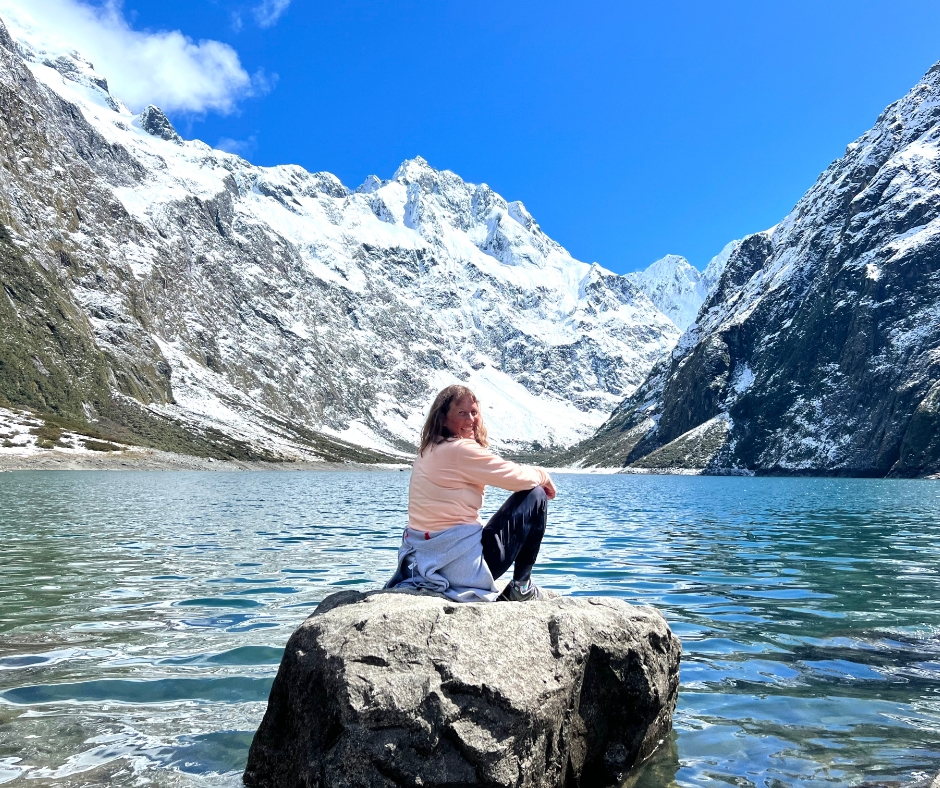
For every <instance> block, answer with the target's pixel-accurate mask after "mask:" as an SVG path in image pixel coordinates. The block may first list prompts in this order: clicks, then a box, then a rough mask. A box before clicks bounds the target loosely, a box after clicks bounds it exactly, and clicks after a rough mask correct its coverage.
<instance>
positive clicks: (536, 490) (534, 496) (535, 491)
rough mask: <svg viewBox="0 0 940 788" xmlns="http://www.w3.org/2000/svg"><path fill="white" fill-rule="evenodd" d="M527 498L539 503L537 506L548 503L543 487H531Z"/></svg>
mask: <svg viewBox="0 0 940 788" xmlns="http://www.w3.org/2000/svg"><path fill="white" fill-rule="evenodd" d="M529 498H530V499H531V500H533V501H534V502H535V503H537V504H539V506H546V505H548V493H546V492H545V488H544V487H533V488H532V490H530V491H529Z"/></svg>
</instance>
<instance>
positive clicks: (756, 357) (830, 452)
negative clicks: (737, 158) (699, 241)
mask: <svg viewBox="0 0 940 788" xmlns="http://www.w3.org/2000/svg"><path fill="white" fill-rule="evenodd" d="M938 408H940V65H938V66H934V68H932V69H931V70H930V71H929V72H928V73H927V75H926V76H925V77H924V78H923V80H921V81H920V82H919V83H918V84H917V85H916V86H915V87H914V88H913V90H911V91H910V93H908V94H907V95H906V96H905V97H904V98H903V99H901V100H900V101H898V102H896V103H894V104H892V105H891V106H890V107H888V108H887V109H886V110H885V111H884V113H882V115H881V116H880V117H879V118H878V121H877V123H876V124H875V126H874V128H872V129H871V131H869V132H867V133H866V134H864V135H863V136H862V137H860V138H859V139H858V140H856V141H855V142H853V143H851V144H850V145H849V146H848V148H847V149H846V152H845V155H844V156H843V157H842V158H841V159H839V160H837V161H835V162H833V164H832V165H831V166H830V167H829V168H828V169H827V170H826V171H825V172H824V173H823V174H822V175H821V176H820V177H819V179H818V180H817V181H816V184H815V185H814V186H813V187H812V188H811V189H810V190H809V191H808V192H807V193H806V195H805V196H804V197H803V198H802V199H801V200H800V201H799V203H797V205H796V207H795V208H794V209H793V211H792V212H791V213H790V215H789V216H787V217H786V219H784V220H783V221H782V222H781V223H780V224H779V225H778V226H777V227H775V228H773V229H771V230H769V231H767V232H764V233H758V234H756V235H752V236H749V237H747V238H745V239H744V240H743V241H742V242H741V243H740V244H739V245H738V246H737V248H735V249H734V250H733V252H732V253H731V255H730V257H729V258H728V260H727V263H726V266H725V269H724V272H723V274H722V276H721V278H720V280H719V282H718V283H717V286H716V288H715V289H714V291H713V292H712V293H711V295H710V296H709V297H708V299H707V300H706V301H705V303H704V304H703V306H702V308H701V311H700V312H699V314H698V316H697V318H696V322H695V323H694V324H693V325H691V326H690V327H689V329H688V330H687V331H686V332H685V334H684V335H683V336H682V338H681V339H680V341H679V343H678V345H677V346H676V348H675V349H674V350H673V352H672V354H671V356H670V357H669V358H667V359H666V360H664V361H662V362H660V363H659V364H658V365H657V366H656V368H655V369H654V370H653V371H652V373H651V374H650V376H649V377H648V379H647V380H646V381H645V382H644V383H643V385H642V386H640V388H639V389H638V390H637V391H636V392H635V393H634V394H633V395H632V396H630V397H629V398H627V399H626V400H625V401H624V402H623V403H622V404H621V405H620V406H619V407H618V408H617V410H616V411H615V412H614V414H613V415H612V417H611V419H610V420H609V421H608V422H607V423H606V424H605V425H604V426H603V427H602V428H601V430H600V431H599V432H598V434H597V435H596V436H594V438H592V439H591V440H590V441H587V442H586V443H584V444H582V445H581V446H580V447H578V448H577V449H576V450H575V451H574V452H572V453H571V455H570V459H573V460H576V461H579V462H583V463H586V464H603V465H633V466H636V467H639V468H644V467H645V468H650V469H655V468H666V467H672V468H688V469H705V470H706V471H716V472H722V471H735V470H752V471H757V472H769V473H833V474H847V475H879V476H880V475H886V474H896V475H905V476H907V475H912V476H913V475H924V474H932V473H937V472H940V409H938Z"/></svg>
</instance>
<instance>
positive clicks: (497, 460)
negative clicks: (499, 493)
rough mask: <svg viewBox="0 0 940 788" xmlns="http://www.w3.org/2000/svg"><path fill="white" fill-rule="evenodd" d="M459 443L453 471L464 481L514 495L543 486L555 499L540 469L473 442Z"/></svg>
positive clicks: (546, 476)
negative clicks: (509, 458) (496, 453)
mask: <svg viewBox="0 0 940 788" xmlns="http://www.w3.org/2000/svg"><path fill="white" fill-rule="evenodd" d="M456 443H457V445H455V446H454V450H455V456H454V460H455V464H454V471H455V473H456V474H457V475H458V476H459V477H460V479H461V480H462V481H464V482H468V483H470V484H479V485H484V486H485V485H490V486H492V487H499V488H501V489H503V490H509V491H511V492H518V491H520V490H531V489H532V488H533V487H544V488H545V493H546V495H547V496H548V498H549V500H550V499H552V498H554V497H555V485H554V484H552V479H551V477H550V476H549V475H548V474H547V473H546V472H545V471H544V470H542V469H541V468H536V467H534V466H532V465H520V464H519V463H517V462H511V461H510V460H504V459H503V458H502V457H497V456H496V455H495V454H493V453H492V452H490V451H487V450H486V449H484V448H483V447H482V446H480V445H479V444H477V443H475V442H473V441H470V440H460V441H457V442H456Z"/></svg>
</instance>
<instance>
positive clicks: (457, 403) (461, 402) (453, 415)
mask: <svg viewBox="0 0 940 788" xmlns="http://www.w3.org/2000/svg"><path fill="white" fill-rule="evenodd" d="M479 421H480V407H479V405H477V403H476V402H474V401H473V400H472V399H471V398H470V397H460V399H455V400H454V401H453V402H451V403H450V407H449V408H448V409H447V418H446V419H445V420H444V426H445V427H447V429H448V430H450V431H451V432H452V433H453V434H454V435H456V436H457V437H458V438H468V439H469V440H475V439H476V436H477V424H478V423H479Z"/></svg>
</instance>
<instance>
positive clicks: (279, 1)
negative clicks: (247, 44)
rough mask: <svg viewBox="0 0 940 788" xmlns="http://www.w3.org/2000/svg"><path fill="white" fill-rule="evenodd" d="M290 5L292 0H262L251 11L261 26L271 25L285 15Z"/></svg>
mask: <svg viewBox="0 0 940 788" xmlns="http://www.w3.org/2000/svg"><path fill="white" fill-rule="evenodd" d="M289 5H290V0H261V2H260V3H259V4H258V5H256V6H255V7H254V8H252V9H251V13H252V14H254V17H255V21H256V22H257V23H258V26H259V27H271V26H272V25H274V24H276V23H277V20H278V19H280V18H281V17H282V16H283V15H284V12H285V11H286V10H287V7H288V6H289Z"/></svg>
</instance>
